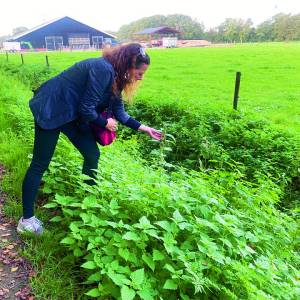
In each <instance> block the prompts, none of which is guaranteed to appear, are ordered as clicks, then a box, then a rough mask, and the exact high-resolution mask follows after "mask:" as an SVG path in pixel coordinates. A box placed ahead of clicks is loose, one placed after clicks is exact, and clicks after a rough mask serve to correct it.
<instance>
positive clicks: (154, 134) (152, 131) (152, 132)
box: [138, 125, 162, 141]
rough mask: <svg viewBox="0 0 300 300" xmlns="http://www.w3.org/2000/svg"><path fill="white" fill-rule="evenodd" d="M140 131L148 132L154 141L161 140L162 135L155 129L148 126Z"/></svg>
mask: <svg viewBox="0 0 300 300" xmlns="http://www.w3.org/2000/svg"><path fill="white" fill-rule="evenodd" d="M138 130H139V131H143V132H146V133H147V134H148V135H149V136H151V137H152V138H153V139H156V140H158V141H160V140H161V137H162V133H161V132H160V131H158V130H156V129H154V128H151V127H148V126H146V125H141V126H140V127H139V129H138Z"/></svg>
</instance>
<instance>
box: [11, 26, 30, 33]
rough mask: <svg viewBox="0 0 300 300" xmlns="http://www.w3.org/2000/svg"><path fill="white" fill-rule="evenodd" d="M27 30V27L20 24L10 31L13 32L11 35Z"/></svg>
mask: <svg viewBox="0 0 300 300" xmlns="http://www.w3.org/2000/svg"><path fill="white" fill-rule="evenodd" d="M27 30H28V28H27V27H25V26H20V27H16V28H14V29H13V32H12V33H13V35H17V34H20V33H23V32H25V31H27Z"/></svg>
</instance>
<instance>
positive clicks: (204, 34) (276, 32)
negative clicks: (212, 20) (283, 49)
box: [114, 13, 300, 43]
mask: <svg viewBox="0 0 300 300" xmlns="http://www.w3.org/2000/svg"><path fill="white" fill-rule="evenodd" d="M159 26H169V27H173V28H176V29H177V30H179V31H180V34H179V38H180V39H207V40H209V41H211V42H221V43H222V42H223V43H235V42H266V41H296V40H300V14H295V15H292V14H284V13H279V14H276V15H274V16H273V17H272V18H270V19H268V20H266V21H264V22H262V23H261V24H259V25H257V26H254V24H253V22H252V20H251V19H250V18H249V19H246V20H244V19H237V18H227V19H225V21H224V22H222V23H221V24H220V25H219V26H216V27H215V28H209V29H206V28H205V26H204V24H203V23H202V22H198V21H197V20H194V19H192V18H191V17H189V16H186V15H181V14H174V15H168V16H163V15H155V16H151V17H147V18H142V19H139V20H137V21H134V22H132V23H130V24H127V25H123V26H122V27H121V28H120V29H119V31H118V32H114V34H115V35H116V36H117V37H118V39H120V40H122V41H124V40H132V39H136V38H137V35H136V33H137V32H138V31H141V30H143V29H145V28H149V27H159ZM145 38H146V36H145ZM154 38H155V36H154Z"/></svg>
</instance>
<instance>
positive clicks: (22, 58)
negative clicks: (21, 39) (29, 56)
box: [21, 53, 24, 65]
mask: <svg viewBox="0 0 300 300" xmlns="http://www.w3.org/2000/svg"><path fill="white" fill-rule="evenodd" d="M21 60H22V65H24V57H23V53H21Z"/></svg>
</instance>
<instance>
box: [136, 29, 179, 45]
mask: <svg viewBox="0 0 300 300" xmlns="http://www.w3.org/2000/svg"><path fill="white" fill-rule="evenodd" d="M178 34H180V31H178V30H177V29H175V28H171V27H168V26H161V27H151V28H145V29H144V30H142V31H139V32H136V33H135V35H136V36H139V39H143V38H146V39H147V40H148V41H149V43H146V46H149V47H160V46H163V47H166V48H171V47H176V46H177V35H178Z"/></svg>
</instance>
